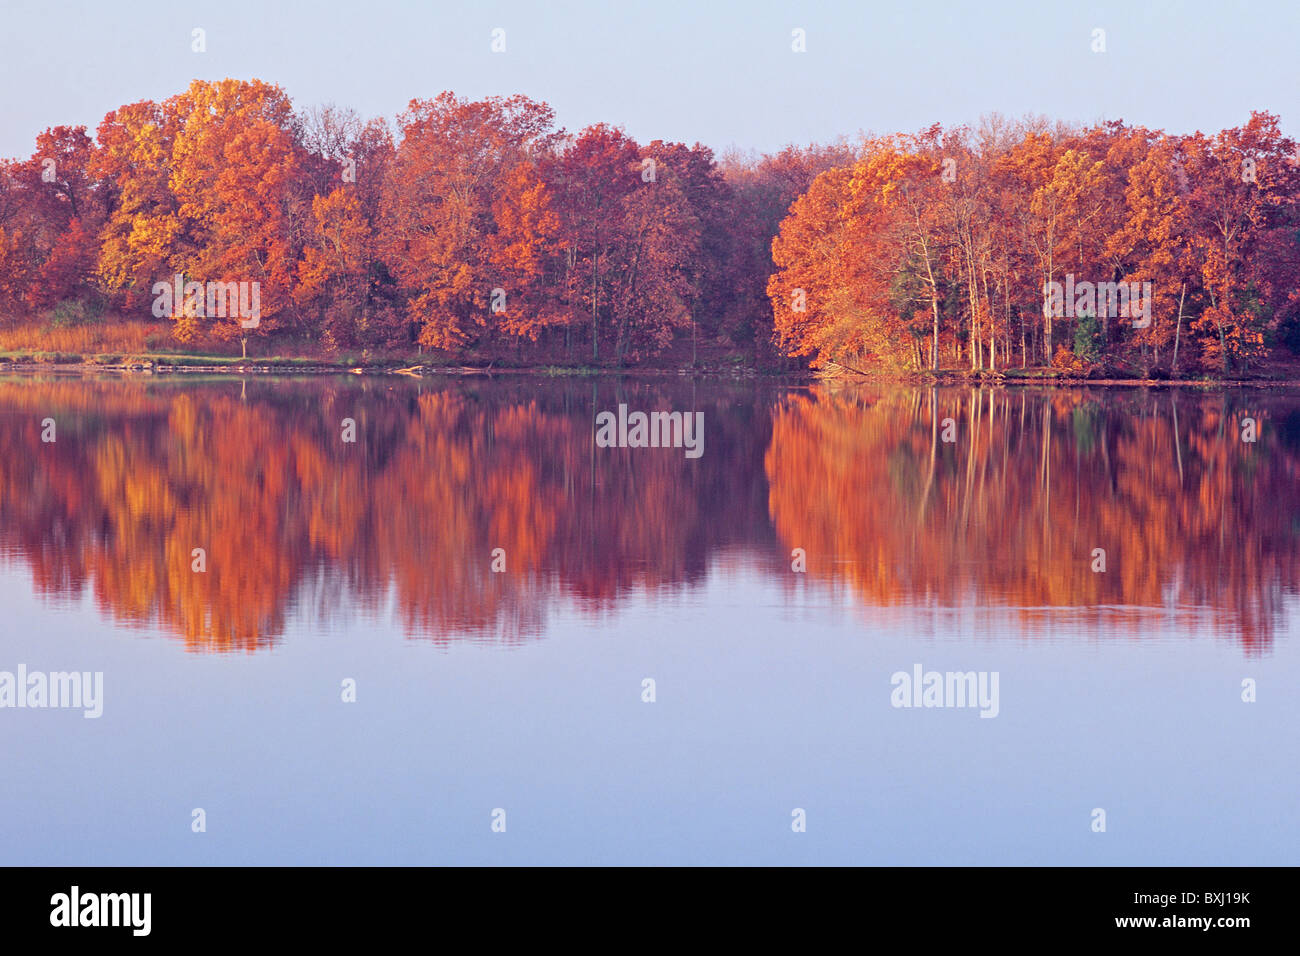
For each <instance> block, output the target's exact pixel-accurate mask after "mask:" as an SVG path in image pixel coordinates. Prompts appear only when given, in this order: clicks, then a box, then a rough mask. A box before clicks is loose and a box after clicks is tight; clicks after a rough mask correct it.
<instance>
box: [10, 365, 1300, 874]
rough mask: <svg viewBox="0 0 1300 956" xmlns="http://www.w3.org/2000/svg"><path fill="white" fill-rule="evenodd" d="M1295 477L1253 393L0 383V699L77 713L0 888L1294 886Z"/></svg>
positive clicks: (17, 755)
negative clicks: (679, 876)
mask: <svg viewBox="0 0 1300 956" xmlns="http://www.w3.org/2000/svg"><path fill="white" fill-rule="evenodd" d="M620 403H624V404H626V405H628V407H629V409H630V410H632V411H636V410H644V411H652V410H678V411H690V412H694V411H702V412H703V415H704V453H703V455H702V456H701V457H699V458H698V459H691V458H688V457H687V456H686V454H685V453H684V451H683V450H682V449H680V448H676V449H674V448H625V449H617V448H614V449H611V448H597V447H596V446H595V442H594V441H593V423H594V419H595V415H596V413H598V412H600V411H606V410H610V411H613V410H616V409H617V407H618V405H619V404H620ZM1246 418H1252V419H1254V420H1255V422H1256V423H1257V426H1258V439H1257V441H1255V442H1245V441H1242V439H1241V435H1242V428H1243V422H1244V419H1246ZM45 419H53V420H54V422H55V426H56V434H55V441H53V442H44V441H42V432H43V424H42V423H43V420H45ZM344 419H352V420H353V421H354V422H355V425H356V430H355V433H356V441H355V443H348V442H344V441H343V427H344V426H343V420H344ZM945 419H951V422H950V423H946V422H945ZM945 433H946V435H945ZM945 437H950V438H952V439H954V440H952V441H945V440H944V438H945ZM1298 479H1300V393H1297V392H1293V391H1279V390H1267V391H1241V390H1237V391H1209V392H1192V391H1172V392H1171V391H1141V390H1100V389H1098V390H1078V391H1057V392H1053V393H1047V392H1038V391H1017V390H999V391H991V390H983V391H981V390H978V389H939V390H930V389H919V388H918V389H912V388H876V387H841V388H834V387H817V388H786V387H778V386H775V385H771V384H750V383H746V384H727V383H721V382H716V381H698V382H690V381H688V380H685V379H664V380H662V381H653V382H644V381H640V382H628V381H624V382H618V381H616V380H613V379H598V380H591V379H585V380H564V381H554V380H532V379H527V380H525V379H513V378H506V379H495V380H482V379H475V380H448V381H439V380H433V381H431V380H424V381H416V380H409V379H405V378H398V379H396V380H393V379H390V378H382V379H381V378H365V379H360V378H353V377H348V378H346V379H328V380H322V379H314V378H313V379H284V380H267V379H265V378H250V379H248V380H247V381H241V380H239V379H226V380H210V381H195V380H183V381H181V380H168V379H159V380H149V381H139V380H130V381H119V380H106V381H82V380H80V379H47V380H33V379H9V380H0V600H3V602H4V613H3V615H2V616H0V671H8V672H14V673H16V672H17V670H18V667H19V666H20V665H22V666H24V667H25V668H26V669H27V671H28V672H35V671H39V672H45V673H49V672H56V671H72V670H76V671H83V672H102V673H103V693H102V698H103V699H102V709H103V712H102V716H100V717H99V718H98V719H86V718H85V717H83V711H82V709H50V708H46V709H34V708H21V709H19V708H12V707H5V708H0V748H2V750H0V759H3V765H4V772H3V773H0V862H3V863H24V864H151V863H162V864H191V863H193V864H225V863H259V864H262V863H265V864H289V863H309V864H336V863H337V864H344V863H380V864H386V863H401V864H425V863H429V864H441V863H549V862H558V863H761V864H776V863H865V864H874V863H888V864H913V863H915V864H931V863H937V864H971V863H984V864H1013V863H1014V864H1020V863H1027V864H1074V863H1082V864H1108V863H1119V864H1129V863H1132V864H1292V865H1293V864H1296V863H1298V862H1300V850H1298V849H1297V847H1298V846H1300V840H1298V839H1297V837H1298V836H1300V826H1298V825H1297V818H1296V810H1297V802H1298V801H1297V796H1298V793H1300V770H1298V769H1297V767H1298V766H1300V760H1298V759H1297V758H1298V757H1300V703H1298V700H1300V697H1298V694H1297V691H1298V689H1300V655H1298V654H1297V621H1298V620H1300V608H1298V607H1297V595H1296V590H1297V589H1296V583H1297V571H1298V570H1300V496H1298V495H1297V493H1296V488H1297V480H1298ZM196 548H202V549H203V555H202V558H203V561H204V568H205V569H204V570H203V571H196V570H194V562H195V561H196V558H195V556H194V549H196ZM495 549H502V552H498V553H497V556H496V558H494V555H493V553H494V550H495ZM795 549H802V550H801V552H796V551H795ZM1096 549H1101V550H1102V551H1104V560H1105V571H1104V572H1102V571H1100V570H1096V571H1095V570H1093V568H1094V566H1096V565H1097V563H1098V561H1099V560H1100V559H1101V557H1102V556H1101V555H1100V553H1099V552H1098V551H1097V550H1096ZM494 560H495V561H496V562H497V563H498V565H499V564H500V563H501V562H502V561H504V565H505V570H504V572H494V571H493V570H492V565H493V562H494ZM795 564H798V565H800V566H803V567H805V568H806V570H804V571H802V572H798V571H795V570H793V569H792V565H795ZM917 666H919V667H920V668H921V669H922V673H923V674H924V673H925V672H929V671H938V672H941V673H946V672H963V673H965V672H975V673H976V674H977V675H979V674H983V675H993V674H996V675H997V685H996V686H997V699H996V716H995V717H993V719H986V718H984V717H982V716H981V709H982V710H984V711H985V712H988V713H990V716H992V709H991V708H989V707H987V706H985V707H982V708H981V707H970V706H966V707H961V706H946V707H924V706H921V707H900V706H894V704H895V703H898V702H899V697H898V695H899V694H900V693H901V691H900V690H899V689H898V688H897V687H896V686H895V685H896V683H897V681H896V679H895V677H894V675H895V674H897V673H899V672H903V673H905V674H907V675H909V677H910V675H911V674H912V673H913V671H914V668H916V667H917ZM647 679H652V680H653V681H654V685H653V689H654V697H655V699H654V701H653V702H646V701H645V700H643V696H645V695H647V694H648V691H645V690H644V689H643V688H644V687H645V686H646V685H645V684H644V683H643V682H644V681H645V680H647ZM1247 680H1250V681H1254V686H1255V694H1256V696H1257V699H1256V700H1255V701H1254V702H1245V701H1243V699H1242V697H1243V693H1244V691H1243V681H1247ZM345 681H355V688H356V700H355V702H345V701H344V700H343V696H344V690H343V688H344V682H345ZM918 694H919V690H918ZM908 702H909V703H910V702H911V699H910V696H909V701H908ZM945 702H947V703H960V702H959V701H953V700H946V701H945ZM196 808H202V809H203V811H204V814H205V821H206V831H205V832H194V831H193V827H192V821H193V819H194V816H193V811H194V810H195V809H196ZM497 808H501V809H504V810H505V819H506V831H505V832H504V833H499V832H493V829H492V823H493V811H494V810H496V809H497ZM796 809H801V810H803V811H804V814H805V816H806V832H794V829H793V828H792V821H794V820H795V817H794V816H793V815H792V814H793V811H795V810H796ZM1096 809H1104V811H1105V814H1106V817H1105V823H1106V830H1105V832H1094V829H1093V827H1094V819H1095V814H1094V810H1096Z"/></svg>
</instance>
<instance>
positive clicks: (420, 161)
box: [0, 79, 1300, 376]
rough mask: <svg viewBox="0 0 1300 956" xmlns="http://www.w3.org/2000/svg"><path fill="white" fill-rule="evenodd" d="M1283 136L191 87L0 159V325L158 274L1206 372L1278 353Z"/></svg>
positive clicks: (180, 321) (533, 342)
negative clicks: (755, 134) (736, 118)
mask: <svg viewBox="0 0 1300 956" xmlns="http://www.w3.org/2000/svg"><path fill="white" fill-rule="evenodd" d="M1295 150H1296V145H1295V143H1294V142H1293V141H1292V140H1291V139H1289V138H1287V137H1286V136H1284V135H1283V134H1282V132H1281V130H1280V128H1279V124H1278V120H1277V118H1276V117H1274V116H1271V115H1269V114H1266V113H1255V114H1252V115H1251V117H1250V119H1249V121H1248V122H1247V123H1246V124H1245V125H1244V126H1242V127H1239V128H1235V129H1229V130H1224V131H1222V132H1220V133H1218V134H1215V135H1206V134H1201V133H1196V134H1193V135H1187V136H1174V135H1168V134H1165V133H1161V132H1158V131H1151V130H1147V129H1143V128H1140V127H1130V126H1126V125H1124V124H1123V123H1119V122H1112V123H1107V124H1104V125H1100V126H1094V127H1089V128H1082V129H1080V128H1070V127H1065V126H1062V125H1058V126H1049V125H1048V124H1047V123H1045V122H1042V121H1026V122H1022V123H1018V124H1013V123H1009V122H1007V121H1004V120H1002V119H1000V118H997V117H993V118H989V119H986V120H985V121H984V122H983V123H982V124H981V125H980V126H979V127H978V128H976V129H967V128H960V129H954V130H944V129H941V128H940V127H937V126H935V127H931V128H929V129H925V130H923V131H921V132H920V133H916V134H911V135H896V136H889V137H879V138H874V139H868V140H866V141H864V142H862V143H860V144H858V145H856V146H852V147H851V146H849V145H846V144H843V143H840V144H832V145H828V146H822V147H808V148H804V149H797V148H793V147H791V148H787V149H785V150H782V151H780V152H778V153H776V154H774V155H770V156H761V157H759V156H743V155H740V154H735V153H732V154H728V155H726V156H723V157H722V158H721V159H719V158H717V157H715V156H714V155H713V153H712V152H711V151H710V150H709V149H707V148H706V147H704V146H700V145H698V144H696V145H694V146H687V145H685V144H682V143H673V142H665V141H661V140H654V141H651V142H649V143H638V142H637V141H635V140H633V139H632V138H631V137H629V136H628V135H627V134H626V133H625V132H624V131H622V130H621V129H618V128H616V127H614V126H610V125H607V124H604V123H598V124H595V125H593V126H590V127H587V128H586V129H583V130H580V131H578V132H577V133H570V132H568V131H566V130H564V129H562V128H560V127H558V126H557V125H556V121H555V116H554V114H553V112H552V110H551V109H550V107H548V106H547V105H546V104H544V103H540V102H537V101H535V100H531V99H529V98H528V97H525V96H510V97H488V98H485V99H481V100H467V99H464V98H462V97H458V96H456V95H455V94H453V93H442V94H441V95H438V96H436V97H433V98H429V99H414V100H412V101H411V102H410V103H409V104H408V106H407V108H406V110H404V111H403V112H402V113H401V114H400V115H399V116H398V117H397V118H396V121H395V124H393V125H391V126H390V124H389V123H388V122H386V121H384V120H380V119H374V120H369V121H363V120H362V119H361V118H360V117H358V116H357V115H356V114H354V113H352V112H350V111H347V110H340V109H337V108H334V107H322V108H314V109H298V108H296V107H295V106H294V104H293V103H292V102H291V101H290V99H289V98H288V96H287V95H286V94H285V92H284V91H283V90H282V89H280V88H279V87H277V86H274V85H272V84H269V83H265V82H263V81H261V80H249V81H243V80H233V79H226V80H221V81H217V82H206V81H195V82H194V83H192V84H191V85H190V87H189V88H188V89H187V90H185V91H183V92H181V93H179V94H177V95H175V96H172V97H170V98H168V99H165V100H163V101H161V102H153V101H143V102H139V103H132V104H128V105H125V106H122V107H119V108H118V109H115V110H113V111H111V112H110V113H109V114H108V115H107V116H105V117H104V119H103V121H102V122H101V123H100V124H99V126H98V129H97V130H96V131H95V133H94V135H93V136H91V135H90V134H89V133H88V131H87V130H86V129H85V128H82V127H69V126H60V127H55V128H52V129H49V130H47V131H46V132H44V133H42V134H41V135H40V136H39V137H37V141H36V149H35V152H34V153H33V154H32V156H31V157H29V158H28V159H25V160H12V161H4V162H0V326H3V325H5V324H13V323H22V322H31V321H33V320H34V319H35V320H41V319H45V320H48V321H49V322H50V323H51V325H52V326H57V327H68V326H72V325H79V324H95V323H98V324H100V325H110V324H122V323H133V322H150V321H153V320H154V319H155V318H156V316H155V315H154V314H153V313H152V311H151V307H152V305H153V304H154V299H155V296H154V292H153V288H154V284H155V283H158V282H165V281H170V280H172V279H173V277H174V276H178V275H179V276H182V277H183V279H184V281H186V282H191V281H192V282H197V283H200V284H204V285H206V284H208V283H222V284H223V285H224V284H226V283H232V282H249V283H251V282H257V283H258V284H259V287H260V290H261V291H260V298H261V304H260V321H259V323H258V325H257V326H256V327H255V328H250V327H246V326H245V325H243V324H241V323H240V322H239V321H237V317H236V316H232V315H222V316H214V315H209V314H203V313H202V312H201V311H199V310H195V309H194V308H192V307H190V306H188V305H187V306H186V307H184V308H179V307H177V308H174V309H172V310H171V311H170V312H169V313H168V314H167V315H166V316H165V319H166V321H167V322H169V323H170V328H171V338H173V339H174V340H175V341H176V342H177V343H181V344H183V345H184V346H186V347H188V348H194V347H196V345H197V344H198V343H206V344H213V343H221V342H223V341H229V340H233V339H236V338H238V339H240V340H241V341H242V345H243V346H244V347H247V346H248V345H249V340H250V339H251V340H252V344H253V345H255V346H256V345H257V340H258V339H264V340H265V339H268V338H269V339H270V342H274V343H275V345H274V346H273V345H272V344H270V342H267V343H265V344H264V345H263V346H262V347H263V349H264V350H266V351H269V350H272V349H273V348H275V347H282V348H283V349H284V350H285V351H294V350H305V351H311V352H326V353H329V352H334V351H340V350H346V351H362V350H367V349H369V350H376V349H382V350H388V351H390V352H397V353H402V354H406V353H410V354H416V353H424V352H431V353H439V354H442V355H443V356H447V357H454V356H467V355H477V356H488V355H493V356H502V355H509V356H512V357H514V358H516V359H518V360H519V361H521V362H529V361H532V362H534V363H546V362H552V361H563V362H567V363H585V364H598V365H630V364H636V363H639V362H646V361H651V360H653V359H654V358H655V357H656V356H663V355H667V354H672V355H677V356H679V357H680V356H682V355H683V354H688V355H691V356H694V355H695V354H696V353H697V352H698V350H699V349H701V348H713V349H715V351H716V350H718V349H722V350H737V351H738V352H739V353H741V354H742V355H744V356H746V357H747V360H748V361H750V362H751V363H759V364H772V363H781V362H783V361H784V362H787V363H788V360H789V357H793V358H794V359H796V360H797V361H804V362H807V363H811V364H814V365H823V366H824V365H839V366H842V367H845V368H849V369H856V370H859V371H865V372H876V371H881V370H907V369H911V370H919V369H934V370H937V369H945V368H946V369H953V368H957V369H967V370H970V371H973V372H977V373H979V372H986V371H991V372H1000V371H1004V370H1006V369H1008V368H1011V367H1014V366H1027V365H1037V366H1048V365H1056V366H1057V367H1061V368H1065V367H1068V368H1071V369H1073V370H1076V371H1077V370H1078V369H1096V368H1105V367H1108V366H1109V367H1113V368H1118V369H1124V370H1128V371H1138V372H1142V373H1144V374H1158V375H1171V376H1172V375H1177V374H1183V373H1191V372H1196V371H1210V372H1214V373H1218V374H1231V373H1234V372H1239V371H1242V370H1245V369H1249V368H1251V367H1255V366H1258V365H1260V364H1261V363H1263V362H1264V361H1265V360H1266V359H1267V357H1268V355H1269V350H1270V349H1271V348H1272V347H1273V346H1276V345H1279V344H1284V345H1289V346H1293V347H1294V346H1300V292H1298V291H1297V287H1298V286H1300V282H1298V276H1300V208H1298V206H1297V199H1298V198H1300V167H1298V166H1297V162H1296V159H1295ZM1067 275H1073V276H1077V277H1080V278H1085V279H1087V280H1088V281H1091V282H1098V283H1114V282H1123V283H1137V284H1143V283H1149V284H1150V288H1151V290H1152V295H1151V312H1152V322H1151V323H1150V325H1147V326H1143V327H1135V326H1134V325H1133V323H1131V322H1127V321H1116V319H1115V317H1114V316H1112V315H1110V314H1109V313H1099V314H1081V315H1075V314H1073V313H1072V314H1070V315H1066V316H1054V315H1051V314H1045V310H1044V307H1043V298H1044V292H1043V290H1044V286H1045V284H1048V283H1052V282H1057V281H1060V280H1061V279H1062V278H1063V277H1065V276H1067ZM128 338H129V336H128ZM1062 348H1064V349H1065V350H1066V352H1067V353H1069V354H1068V355H1066V356H1064V357H1058V356H1059V353H1060V351H1061V349H1062ZM674 350H675V351H674ZM797 361H796V364H797Z"/></svg>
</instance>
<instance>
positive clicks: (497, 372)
mask: <svg viewBox="0 0 1300 956" xmlns="http://www.w3.org/2000/svg"><path fill="white" fill-rule="evenodd" d="M1016 371H1021V370H1016ZM1036 371H1039V370H1030V373H1029V374H1010V375H1008V374H1006V373H1002V372H983V373H980V372H974V373H972V372H966V371H948V372H944V371H941V372H940V373H939V374H938V375H932V374H929V373H924V374H917V373H906V374H896V375H883V374H882V375H878V376H875V375H862V374H846V373H843V372H841V373H837V374H832V375H827V374H824V373H819V372H815V371H768V370H760V369H753V368H735V367H728V366H704V367H698V368H695V367H690V366H685V367H679V368H597V367H591V366H553V365H533V366H519V367H515V366H497V365H495V363H489V364H488V365H485V366H476V365H423V364H416V365H400V364H399V363H392V362H383V363H380V362H371V363H366V364H359V365H354V364H352V363H338V364H331V363H330V362H328V361H317V360H309V359H305V358H302V359H299V358H290V359H287V360H286V359H252V360H238V359H236V360H234V361H231V362H211V361H207V362H202V363H199V364H188V363H185V362H183V361H177V362H156V361H153V360H144V361H127V362H87V361H80V362H66V361H65V362H49V361H38V360H35V359H32V358H26V357H24V358H3V359H0V374H4V373H6V372H13V373H18V374H22V375H28V374H51V373H52V374H56V375H66V376H69V377H72V376H85V375H87V374H100V373H116V374H119V375H149V376H153V375H162V376H164V377H166V376H172V375H176V376H192V375H234V376H243V375H277V376H286V375H302V376H315V375H357V376H365V375H401V376H404V377H408V378H438V377H465V376H480V375H481V376H487V377H494V376H527V377H531V376H536V377H543V378H608V377H650V378H667V377H674V378H684V377H704V378H718V379H763V380H773V379H776V380H785V381H795V382H798V383H801V384H809V385H812V384H830V383H843V384H853V385H910V386H921V387H954V386H971V387H976V386H978V387H985V386H991V387H995V388H1014V387H1030V386H1040V387H1049V388H1051V387H1067V388H1086V387H1093V386H1100V387H1107V388H1112V387H1116V388H1163V387H1177V388H1209V389H1213V388H1300V378H1178V379H1156V378H1122V377H1107V378H1084V377H1079V376H1068V375H1050V374H1041V373H1039V374H1034V372H1036Z"/></svg>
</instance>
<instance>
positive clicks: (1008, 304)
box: [768, 113, 1300, 375]
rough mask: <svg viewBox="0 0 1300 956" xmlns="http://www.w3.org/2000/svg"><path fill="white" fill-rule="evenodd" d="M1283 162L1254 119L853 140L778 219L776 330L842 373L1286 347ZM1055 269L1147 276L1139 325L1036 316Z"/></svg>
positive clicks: (1293, 287) (1153, 366)
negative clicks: (851, 148) (1175, 127)
mask: <svg viewBox="0 0 1300 956" xmlns="http://www.w3.org/2000/svg"><path fill="white" fill-rule="evenodd" d="M1296 155H1297V154H1296V144H1295V142H1294V141H1293V140H1291V139H1289V138H1287V137H1285V136H1284V135H1282V133H1281V131H1280V129H1279V127H1278V121H1277V118H1276V117H1274V116H1270V115H1268V114H1265V113H1254V114H1252V115H1251V118H1250V121H1249V122H1248V123H1247V124H1246V125H1245V126H1243V127H1240V128H1237V129H1229V130H1224V131H1223V132H1221V133H1218V134H1217V135H1214V136H1207V135H1204V134H1201V133H1197V134H1195V135H1191V136H1171V135H1167V134H1164V133H1160V132H1153V131H1150V130H1146V129H1142V128H1140V127H1129V126H1125V125H1124V124H1122V123H1119V122H1113V123H1107V124H1105V125H1102V126H1097V127H1092V128H1088V129H1082V130H1078V129H1068V128H1050V127H1048V126H1046V124H1043V123H1025V124H1020V125H1014V126H1013V125H1011V124H1008V123H1006V122H1004V121H1002V120H1000V119H998V118H996V117H995V118H992V119H989V120H986V121H985V122H984V124H983V125H981V126H980V127H979V128H978V129H976V130H971V129H966V128H962V129H957V130H948V131H945V130H943V129H941V128H939V127H937V126H936V127H932V128H930V129H928V130H925V131H924V132H923V133H921V134H918V135H914V136H895V137H887V138H880V139H874V140H870V141H868V142H866V143H864V144H863V147H862V150H861V153H860V155H859V156H858V157H857V158H856V159H855V161H854V162H852V163H851V164H848V165H845V166H842V167H836V168H834V169H832V170H828V171H826V172H824V173H822V174H821V175H820V176H819V177H818V178H817V180H816V181H815V182H813V184H812V186H811V188H810V189H809V190H808V191H807V192H806V193H805V194H804V195H803V196H801V197H800V198H799V199H798V201H797V202H796V203H795V204H794V206H793V207H792V208H791V211H790V215H789V216H788V217H787V218H786V220H785V221H784V222H783V223H782V224H781V227H780V234H779V235H778V236H777V238H776V241H775V243H774V244H773V259H774V262H775V266H776V271H775V273H774V275H773V276H772V278H771V280H770V282H769V285H768V293H769V296H770V298H771V301H772V307H773V312H774V317H775V328H776V334H777V337H778V339H779V341H780V342H781V344H782V345H783V347H784V348H786V349H787V350H788V351H790V352H791V353H793V354H798V355H807V356H810V357H811V358H812V360H813V361H814V362H815V363H818V364H822V365H832V364H834V365H840V366H844V367H848V368H851V369H855V368H861V369H876V368H880V367H886V368H898V369H906V368H910V369H939V368H944V367H949V368H951V367H954V366H955V367H962V366H964V367H966V368H967V369H969V370H971V371H974V372H997V371H1000V370H1005V369H1007V368H1008V367H1012V366H1020V367H1024V366H1027V365H1048V364H1052V365H1054V366H1056V367H1058V368H1061V367H1065V368H1071V369H1073V370H1074V371H1078V370H1080V369H1081V368H1084V367H1088V366H1092V365H1098V366H1100V365H1110V366H1113V367H1115V368H1119V369H1124V370H1126V371H1137V372H1140V373H1142V374H1164V375H1174V374H1179V373H1185V372H1189V371H1195V370H1206V371H1211V372H1215V373H1222V374H1230V373H1234V372H1240V371H1243V370H1245V369H1247V368H1250V367H1252V366H1255V365H1258V364H1260V363H1261V362H1262V361H1263V360H1264V359H1265V357H1266V355H1267V349H1268V346H1269V345H1271V344H1277V343H1284V344H1287V345H1291V346H1295V345H1296V344H1300V205H1298V202H1300V160H1297V158H1296ZM1067 275H1068V276H1071V277H1077V278H1078V279H1080V280H1085V281H1087V282H1089V283H1094V284H1097V283H1128V284H1130V285H1132V284H1134V283H1136V284H1138V286H1139V287H1141V286H1142V284H1144V283H1149V284H1150V285H1149V288H1150V291H1151V296H1150V300H1151V301H1150V316H1149V318H1150V322H1149V324H1148V323H1145V322H1143V323H1142V324H1139V323H1137V322H1135V321H1130V320H1129V319H1130V317H1128V316H1116V315H1112V314H1110V312H1109V311H1106V310H1101V309H1096V310H1092V311H1088V312H1080V313H1077V314H1076V313H1073V311H1071V312H1070V313H1067V314H1066V315H1063V316H1062V315H1054V314H1053V312H1052V310H1051V309H1048V308H1045V291H1044V290H1045V288H1047V287H1048V284H1049V283H1053V282H1060V281H1062V280H1063V279H1065V278H1066V277H1067ZM1143 318H1144V319H1145V318H1147V316H1145V314H1144V316H1143ZM1062 350H1065V352H1066V353H1067V354H1066V355H1064V356H1063V355H1062V354H1061V352H1062Z"/></svg>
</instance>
